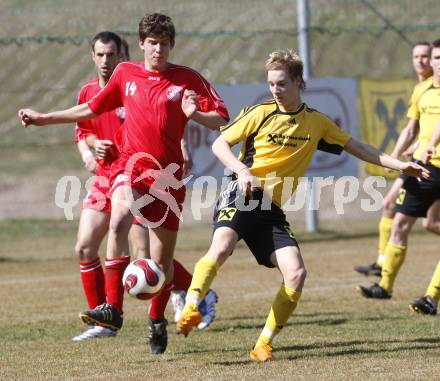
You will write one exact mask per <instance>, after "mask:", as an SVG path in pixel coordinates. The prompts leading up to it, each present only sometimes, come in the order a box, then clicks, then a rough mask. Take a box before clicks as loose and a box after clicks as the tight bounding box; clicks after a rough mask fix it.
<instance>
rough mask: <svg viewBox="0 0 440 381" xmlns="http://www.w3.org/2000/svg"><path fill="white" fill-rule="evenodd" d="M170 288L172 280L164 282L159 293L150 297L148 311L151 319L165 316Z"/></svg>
mask: <svg viewBox="0 0 440 381" xmlns="http://www.w3.org/2000/svg"><path fill="white" fill-rule="evenodd" d="M172 288H173V282H170V283H168V284H166V285H165V286H163V289H162V291H161V292H160V294H159V295H157V296H155V297H154V298H153V299H151V304H150V310H149V312H148V313H149V315H150V319H151V320H162V319H164V318H165V308H166V307H167V303H168V300H169V299H170V295H171V289H172Z"/></svg>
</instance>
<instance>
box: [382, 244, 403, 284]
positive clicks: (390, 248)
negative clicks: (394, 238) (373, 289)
mask: <svg viewBox="0 0 440 381" xmlns="http://www.w3.org/2000/svg"><path fill="white" fill-rule="evenodd" d="M405 255H406V246H400V245H395V244H394V243H388V245H387V246H386V248H385V262H384V264H383V266H382V279H381V280H380V283H379V286H380V287H382V288H383V289H385V290H386V291H388V292H391V291H393V286H394V281H395V280H396V277H397V274H398V273H399V270H400V266H402V263H403V261H404V260H405Z"/></svg>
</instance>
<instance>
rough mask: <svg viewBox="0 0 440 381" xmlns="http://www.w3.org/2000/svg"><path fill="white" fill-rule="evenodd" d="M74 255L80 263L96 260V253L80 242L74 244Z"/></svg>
mask: <svg viewBox="0 0 440 381" xmlns="http://www.w3.org/2000/svg"><path fill="white" fill-rule="evenodd" d="M75 255H76V257H77V258H78V261H80V262H87V261H91V260H93V259H95V258H96V253H94V252H93V250H91V248H90V246H89V245H87V244H84V243H82V242H77V243H76V245H75Z"/></svg>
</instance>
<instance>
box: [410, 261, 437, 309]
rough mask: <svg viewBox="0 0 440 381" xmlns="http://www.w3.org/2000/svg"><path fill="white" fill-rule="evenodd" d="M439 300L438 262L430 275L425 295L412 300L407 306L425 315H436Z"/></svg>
mask: <svg viewBox="0 0 440 381" xmlns="http://www.w3.org/2000/svg"><path fill="white" fill-rule="evenodd" d="M439 301H440V262H438V263H437V267H436V269H435V271H434V275H433V276H432V279H431V282H430V283H429V286H428V288H427V290H426V293H425V296H424V297H422V298H420V299H416V300H413V301H412V302H411V303H410V305H409V308H410V309H411V310H412V311H414V312H419V313H422V314H425V315H437V305H438V303H439Z"/></svg>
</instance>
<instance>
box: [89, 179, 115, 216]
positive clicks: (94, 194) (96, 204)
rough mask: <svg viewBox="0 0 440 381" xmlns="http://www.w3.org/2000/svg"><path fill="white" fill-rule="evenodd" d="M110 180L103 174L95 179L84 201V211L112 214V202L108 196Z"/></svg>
mask: <svg viewBox="0 0 440 381" xmlns="http://www.w3.org/2000/svg"><path fill="white" fill-rule="evenodd" d="M98 173H99V171H98ZM109 190H110V180H109V179H108V177H107V176H105V175H104V174H103V173H101V174H100V175H98V174H97V175H96V176H95V177H93V180H92V185H91V186H90V189H89V191H88V192H87V195H86V197H85V198H84V200H83V209H92V210H96V211H97V212H104V213H110V212H111V210H112V204H111V200H110V198H109V196H108V192H109Z"/></svg>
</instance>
